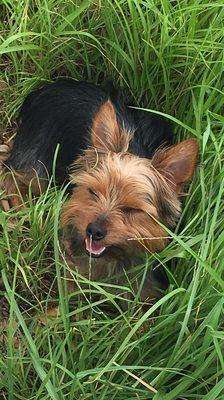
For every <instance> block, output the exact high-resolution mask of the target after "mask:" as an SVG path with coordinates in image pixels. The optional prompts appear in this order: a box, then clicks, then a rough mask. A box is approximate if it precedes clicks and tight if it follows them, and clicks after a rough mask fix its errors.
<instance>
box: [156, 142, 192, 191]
mask: <svg viewBox="0 0 224 400" xmlns="http://www.w3.org/2000/svg"><path fill="white" fill-rule="evenodd" d="M197 157H198V142H197V139H194V138H192V139H188V140H184V141H183V142H181V143H179V144H177V145H176V146H172V147H170V148H168V149H166V150H163V151H161V152H158V153H157V154H156V155H155V156H154V158H153V159H152V165H153V166H154V167H155V168H156V169H157V170H158V171H159V172H160V173H161V174H162V175H163V176H164V177H165V178H166V179H167V181H168V182H170V184H171V185H172V187H173V188H174V190H175V191H176V193H177V194H180V193H181V192H182V191H183V186H184V184H185V183H187V182H189V181H190V179H191V178H192V176H193V173H194V171H195V168H196V164H197Z"/></svg>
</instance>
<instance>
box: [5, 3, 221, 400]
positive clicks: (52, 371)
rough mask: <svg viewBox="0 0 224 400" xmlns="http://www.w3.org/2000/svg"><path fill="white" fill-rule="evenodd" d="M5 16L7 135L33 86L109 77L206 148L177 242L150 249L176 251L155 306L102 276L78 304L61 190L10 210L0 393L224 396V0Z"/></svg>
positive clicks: (30, 10)
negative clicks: (65, 243) (121, 293)
mask: <svg viewBox="0 0 224 400" xmlns="http://www.w3.org/2000/svg"><path fill="white" fill-rule="evenodd" d="M0 13H1V21H0V36H1V39H2V40H1V42H0V54H1V64H0V89H1V98H0V129H1V131H0V138H1V142H2V143H7V141H8V140H9V139H11V138H12V137H13V135H14V134H15V131H16V115H17V111H18V109H19V107H20V105H21V103H22V100H23V98H24V97H25V95H26V94H27V93H28V92H29V91H30V90H31V89H32V88H33V87H36V86H38V85H40V84H41V83H43V82H45V81H49V80H52V79H55V78H56V77H58V76H72V77H74V78H76V79H88V80H89V81H92V82H98V83H101V82H105V80H106V79H108V78H109V79H112V80H114V81H115V82H118V83H119V84H120V85H124V86H125V87H127V88H129V91H130V92H131V94H132V97H133V99H134V100H135V104H138V105H139V106H140V107H144V108H147V109H151V110H156V111H158V112H161V113H163V114H166V115H167V116H168V118H169V119H170V120H171V121H173V126H174V132H175V141H176V142H178V141H180V140H182V139H184V138H189V137H197V138H198V141H199V143H200V162H199V166H198V169H197V173H196V175H195V178H194V180H193V182H192V184H191V185H190V186H189V188H187V194H186V196H185V197H184V199H183V213H182V216H181V219H180V222H179V223H178V226H177V229H176V231H175V233H173V234H172V236H173V239H172V241H171V243H170V245H169V246H168V247H167V248H166V249H165V250H164V251H163V252H162V253H160V254H156V255H154V256H151V257H149V265H151V262H152V261H153V260H154V259H155V258H156V259H157V260H160V262H161V263H162V264H163V265H164V268H166V266H167V262H168V260H171V262H172V264H173V265H172V268H171V270H170V272H169V277H170V287H169V290H168V292H167V294H166V295H165V296H164V298H163V299H162V300H160V301H159V302H158V303H156V304H155V305H154V307H153V308H152V309H150V310H148V311H147V312H146V313H143V312H142V311H141V307H140V304H139V301H138V300H136V301H135V302H134V303H133V304H132V306H131V307H130V310H129V311H128V312H123V311H122V310H121V309H120V308H119V302H118V300H117V298H116V297H114V296H111V295H110V294H109V293H108V292H107V287H105V286H104V285H103V284H102V283H99V284H95V287H94V289H95V290H96V291H97V292H100V293H101V294H102V298H101V300H99V301H98V302H97V301H96V302H92V303H85V302H83V303H79V304H75V305H74V307H73V308H72V309H68V298H67V297H63V290H62V289H63V284H64V280H63V275H64V272H65V268H66V267H65V264H64V263H63V262H62V261H61V258H60V248H59V246H58V216H59V214H60V210H61V205H62V203H63V201H64V197H65V196H64V193H63V192H62V191H60V190H56V189H49V190H48V192H47V193H46V194H45V195H43V196H41V197H40V198H39V199H38V200H37V201H36V202H35V203H34V202H32V199H30V201H29V202H28V203H27V207H26V208H25V209H23V210H22V211H20V212H17V213H16V212H14V211H9V212H7V213H5V212H1V213H0V224H1V227H2V228H1V232H0V264H1V267H0V268H1V269H0V272H1V279H0V310H1V314H0V318H1V319H0V321H1V322H0V349H1V352H0V398H2V399H10V400H11V399H35V400H36V399H40V400H48V399H56V400H57V399H59V400H60V399H122V400H126V399H142V400H143V399H150V398H153V399H155V400H158V399H161V400H175V399H182V400H183V399H192V400H196V399H201V398H203V399H205V400H214V399H219V400H221V399H223V391H224V381H223V372H224V362H223V356H222V350H223V338H224V336H223V325H222V321H223V314H222V313H223V290H224V281H223V275H222V274H223V259H224V233H223V208H224V207H223V205H224V196H223V190H224V188H223V187H224V163H223V159H224V143H223V142H224V134H223V133H224V124H223V123H224V118H223V116H222V115H221V113H222V110H223V103H224V97H223V93H222V89H223V83H224V80H223V54H224V52H223V48H224V46H223V15H224V10H223V4H222V2H219V1H214V2H209V1H205V0H194V1H188V2H186V1H181V0H177V1H171V0H170V1H169V0H166V1H164V0H163V1H160V0H152V1H149V0H146V1H143V0H133V1H128V0H105V1H91V0H88V1H86V0H84V1H80V0H67V1H66V2H64V1H62V0H38V1H32V0H21V1H15V0H2V1H1V3H0ZM15 218H17V219H16V220H15ZM13 221H16V223H14V224H13V223H12V222H13ZM47 308H51V309H52V314H53V315H52V318H51V316H49V315H48V316H46V309H47Z"/></svg>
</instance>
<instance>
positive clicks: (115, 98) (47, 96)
mask: <svg viewBox="0 0 224 400" xmlns="http://www.w3.org/2000/svg"><path fill="white" fill-rule="evenodd" d="M58 144H59V145H60V147H59V152H58V155H57V162H56V168H55V176H56V181H57V182H58V183H59V184H63V183H64V182H65V181H66V180H67V179H68V176H69V168H70V167H71V165H72V169H71V183H72V184H73V185H74V188H73V192H72V195H71V196H70V198H69V200H68V201H67V203H66V205H65V207H64V209H63V212H62V228H63V246H64V249H65V254H66V258H67V260H68V263H69V265H70V266H71V267H72V268H76V269H77V270H78V272H79V273H80V274H82V275H85V276H86V277H90V278H91V279H93V280H101V279H104V278H107V277H108V276H109V277H110V276H111V275H113V276H114V278H113V279H112V278H111V279H110V280H109V282H110V283H117V284H120V285H124V284H125V283H126V282H127V281H126V278H125V279H124V277H126V272H128V270H129V269H130V266H133V265H137V264H139V263H141V258H139V254H140V253H142V252H143V251H149V252H155V251H160V250H162V249H163V248H164V247H165V245H166V244H167V239H166V236H167V234H166V231H165V230H164V228H163V227H162V226H161V224H160V222H161V223H162V224H164V225H166V226H168V227H170V228H171V227H173V226H174V225H175V222H176V220H177V218H178V215H179V213H180V201H179V198H178V195H179V194H180V193H181V191H182V187H183V185H184V183H186V182H187V181H189V179H190V178H191V177H192V174H193V172H194V169H195V165H196V158H197V143H196V141H195V139H190V140H187V141H185V142H183V143H181V144H179V145H177V146H173V147H170V148H169V149H166V150H161V149H160V151H159V152H157V151H158V149H159V148H161V146H170V145H171V144H172V133H171V128H170V125H169V124H167V123H166V122H165V121H164V120H163V119H161V118H159V117H155V116H153V115H151V114H149V113H147V112H144V111H139V110H135V109H132V108H129V107H128V105H127V102H126V100H125V98H124V97H123V96H122V94H121V93H119V92H116V91H115V90H114V88H110V89H107V90H106V89H102V88H100V87H98V86H94V85H92V84H89V83H86V82H75V81H72V80H65V81H59V82H56V83H53V84H50V85H47V86H45V87H43V88H41V89H38V90H36V91H34V92H33V93H31V94H30V95H29V96H28V97H27V99H26V100H25V102H24V104H23V106H22V109H21V112H20V116H19V128H18V134H17V136H16V139H15V142H14V146H13V150H12V152H11V154H10V156H9V158H8V160H7V162H6V165H7V167H9V168H10V169H12V170H13V171H15V172H16V174H18V177H19V180H20V182H21V185H23V186H24V185H27V184H28V183H29V182H30V181H31V180H32V179H33V178H34V177H35V176H37V177H38V179H39V180H40V181H41V182H42V183H43V186H44V185H45V182H46V181H47V179H48V176H50V175H51V174H52V165H53V160H54V154H55V150H56V147H57V145H58ZM21 177H24V178H22V179H21ZM37 187H39V186H38V185H35V184H34V185H33V189H34V192H35V190H36V191H37ZM157 221H159V222H157ZM86 253H87V254H86ZM89 255H90V257H91V258H92V257H94V259H92V264H91V268H90V263H89ZM140 281H141V277H140V278H138V279H137V280H136V282H135V284H134V286H135V287H134V290H136V291H137V290H138V285H139V282H140ZM166 286H167V280H166V277H165V275H164V273H163V272H162V269H161V268H159V269H155V270H154V271H153V270H151V271H149V272H148V274H147V275H146V279H145V282H144V284H143V286H142V289H141V298H142V300H143V301H148V302H151V301H152V300H153V299H154V298H158V297H160V295H161V293H160V291H161V289H165V288H166Z"/></svg>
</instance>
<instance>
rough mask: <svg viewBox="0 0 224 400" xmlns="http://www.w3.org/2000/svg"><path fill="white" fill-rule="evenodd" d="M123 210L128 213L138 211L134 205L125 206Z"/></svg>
mask: <svg viewBox="0 0 224 400" xmlns="http://www.w3.org/2000/svg"><path fill="white" fill-rule="evenodd" d="M122 210H123V211H124V212H126V213H129V214H131V213H134V212H136V211H138V210H137V208H134V207H123V209H122Z"/></svg>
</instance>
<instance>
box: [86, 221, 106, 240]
mask: <svg viewBox="0 0 224 400" xmlns="http://www.w3.org/2000/svg"><path fill="white" fill-rule="evenodd" d="M86 233H87V236H89V237H92V239H93V240H101V239H103V238H104V237H105V236H106V234H107V230H106V228H104V227H103V226H101V225H99V224H97V223H93V224H89V225H88V226H87V228H86Z"/></svg>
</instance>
